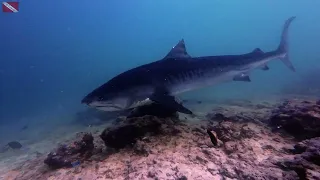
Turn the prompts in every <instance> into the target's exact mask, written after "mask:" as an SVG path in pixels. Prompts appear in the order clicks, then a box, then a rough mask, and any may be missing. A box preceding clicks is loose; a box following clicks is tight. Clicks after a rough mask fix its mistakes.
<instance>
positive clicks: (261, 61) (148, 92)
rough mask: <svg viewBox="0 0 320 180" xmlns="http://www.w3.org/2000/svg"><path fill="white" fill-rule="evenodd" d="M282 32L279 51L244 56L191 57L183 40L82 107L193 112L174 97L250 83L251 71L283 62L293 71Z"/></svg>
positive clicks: (90, 97)
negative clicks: (149, 107) (152, 107)
mask: <svg viewBox="0 0 320 180" xmlns="http://www.w3.org/2000/svg"><path fill="white" fill-rule="evenodd" d="M294 18H295V17H291V18H289V19H288V20H287V21H286V23H285V25H284V28H283V32H282V37H281V42H280V45H279V47H278V48H277V49H276V50H274V51H270V52H263V51H261V50H260V49H259V48H256V49H255V50H253V51H252V52H250V53H247V54H241V55H223V56H203V57H191V56H190V55H188V53H187V51H186V48H185V44H184V41H183V40H181V41H180V42H179V43H178V44H177V45H176V46H174V47H173V48H172V49H171V51H170V52H169V53H168V54H167V56H166V57H164V58H163V59H161V60H158V61H155V62H152V63H149V64H145V65H142V66H139V67H136V68H133V69H131V70H128V71H126V72H123V73H121V74H119V75H118V76H116V77H114V78H112V79H111V80H110V81H108V82H107V83H105V84H103V85H102V86H100V87H98V88H97V89H95V90H94V91H92V92H91V93H90V94H88V95H87V96H86V97H85V98H84V99H83V100H82V103H86V104H88V105H89V106H93V107H96V108H98V109H101V110H105V111H115V110H125V109H131V108H135V107H138V106H141V105H145V104H146V103H150V102H156V103H160V104H162V105H164V106H166V107H169V108H173V109H175V110H177V111H179V112H182V113H187V114H191V113H192V112H191V111H190V110H188V109H187V108H185V107H183V106H182V105H181V104H180V103H178V102H176V100H175V98H174V96H175V95H177V94H179V93H182V92H186V91H191V90H195V89H199V88H202V87H207V86H212V85H215V84H218V83H222V82H227V81H250V78H249V73H250V71H252V70H254V69H257V68H260V69H263V70H268V69H269V68H268V66H267V63H268V62H269V61H270V60H273V59H281V60H282V61H283V62H284V63H285V64H286V65H287V66H288V67H289V68H290V69H291V70H293V71H294V67H293V66H292V64H291V63H290V61H289V58H288V44H287V36H288V28H289V25H290V23H291V22H292V21H293V20H294Z"/></svg>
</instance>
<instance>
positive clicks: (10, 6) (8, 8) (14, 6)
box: [2, 2, 19, 13]
mask: <svg viewBox="0 0 320 180" xmlns="http://www.w3.org/2000/svg"><path fill="white" fill-rule="evenodd" d="M2 12H7V13H17V12H19V2H2Z"/></svg>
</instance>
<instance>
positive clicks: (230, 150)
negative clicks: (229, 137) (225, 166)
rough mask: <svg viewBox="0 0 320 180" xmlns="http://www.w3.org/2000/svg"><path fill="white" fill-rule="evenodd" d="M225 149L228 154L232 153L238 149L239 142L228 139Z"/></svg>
mask: <svg viewBox="0 0 320 180" xmlns="http://www.w3.org/2000/svg"><path fill="white" fill-rule="evenodd" d="M224 150H225V152H226V153H227V154H231V153H233V152H235V151H237V150H238V145H237V142H232V141H228V142H226V143H225V144H224Z"/></svg>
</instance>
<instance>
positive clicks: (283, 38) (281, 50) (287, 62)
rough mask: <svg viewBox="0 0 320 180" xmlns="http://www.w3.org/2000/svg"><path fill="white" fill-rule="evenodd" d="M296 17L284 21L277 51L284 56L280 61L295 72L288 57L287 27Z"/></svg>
mask: <svg viewBox="0 0 320 180" xmlns="http://www.w3.org/2000/svg"><path fill="white" fill-rule="evenodd" d="M295 18H296V17H295V16H293V17H290V18H289V19H287V20H286V22H285V24H284V27H283V30H282V35H281V42H280V45H279V47H278V49H277V51H278V52H279V53H284V56H283V57H281V61H282V62H283V63H284V64H285V65H286V66H287V67H288V68H289V69H291V70H292V71H296V70H295V68H294V67H293V65H292V63H291V61H290V59H289V55H288V51H289V50H288V31H289V26H290V24H291V22H292V21H293V20H294V19H295Z"/></svg>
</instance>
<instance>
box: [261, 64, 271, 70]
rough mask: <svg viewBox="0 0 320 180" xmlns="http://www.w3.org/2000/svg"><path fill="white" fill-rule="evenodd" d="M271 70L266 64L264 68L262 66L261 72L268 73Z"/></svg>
mask: <svg viewBox="0 0 320 180" xmlns="http://www.w3.org/2000/svg"><path fill="white" fill-rule="evenodd" d="M269 69H270V68H269V67H268V66H267V65H266V64H265V65H263V66H261V70H263V71H267V70H269Z"/></svg>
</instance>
